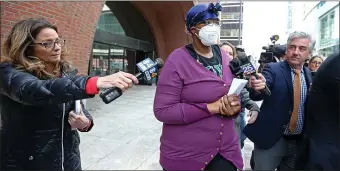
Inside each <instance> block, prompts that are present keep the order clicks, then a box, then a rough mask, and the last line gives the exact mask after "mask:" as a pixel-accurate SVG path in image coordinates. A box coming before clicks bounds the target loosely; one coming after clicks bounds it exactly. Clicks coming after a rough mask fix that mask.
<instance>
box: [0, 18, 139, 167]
mask: <svg viewBox="0 0 340 171" xmlns="http://www.w3.org/2000/svg"><path fill="white" fill-rule="evenodd" d="M64 45H65V41H64V40H63V39H61V38H60V37H59V35H58V30H57V27H56V26H54V25H52V24H50V23H49V22H48V21H46V20H44V19H27V20H22V21H20V22H18V23H16V24H15V25H14V26H13V28H12V30H11V32H10V33H9V35H8V38H7V40H6V41H5V43H4V45H3V50H2V52H3V55H4V57H2V58H1V60H2V61H1V63H0V109H1V111H0V113H1V122H2V127H1V142H0V143H1V156H0V157H1V170H81V160H80V154H79V153H80V152H79V143H80V140H79V135H78V132H77V130H74V129H72V128H71V127H73V128H77V129H78V130H79V131H85V132H86V131H89V130H90V129H91V128H92V126H93V121H92V117H91V115H90V114H89V112H88V111H86V110H85V109H84V108H83V110H82V111H83V112H82V113H81V114H80V115H76V114H74V113H73V110H74V106H75V104H74V101H75V100H80V99H85V98H90V97H94V95H95V94H97V93H98V89H99V88H109V87H113V86H115V87H119V88H121V89H122V90H126V89H127V88H129V87H131V86H132V83H133V82H135V83H137V82H138V81H137V79H136V77H134V76H133V75H131V74H128V73H123V72H119V73H117V74H112V75H109V76H105V77H92V78H91V77H88V76H76V75H75V74H71V73H72V69H71V66H70V64H69V63H68V62H67V60H66V59H65V48H64Z"/></svg>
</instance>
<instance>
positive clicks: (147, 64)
mask: <svg viewBox="0 0 340 171" xmlns="http://www.w3.org/2000/svg"><path fill="white" fill-rule="evenodd" d="M163 66H164V61H163V60H162V59H161V58H157V59H155V62H153V61H152V60H151V59H150V58H146V59H144V60H143V61H141V62H139V63H138V64H137V67H138V70H139V71H140V72H139V73H137V74H136V75H135V77H137V79H141V78H143V76H144V77H145V79H146V80H148V81H149V80H151V79H152V77H153V74H152V73H155V72H156V71H157V70H158V69H160V68H162V67H163ZM122 94H123V91H122V90H121V89H120V88H118V87H112V88H108V89H105V90H103V91H102V92H101V93H100V94H99V97H100V98H102V100H103V102H104V103H106V104H109V103H111V102H112V101H113V100H115V99H117V98H118V97H120V96H121V95H122Z"/></svg>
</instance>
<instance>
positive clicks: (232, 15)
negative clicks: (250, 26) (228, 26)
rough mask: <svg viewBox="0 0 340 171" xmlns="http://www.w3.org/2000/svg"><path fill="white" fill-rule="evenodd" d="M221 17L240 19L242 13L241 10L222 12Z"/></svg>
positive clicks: (224, 18)
mask: <svg viewBox="0 0 340 171" xmlns="http://www.w3.org/2000/svg"><path fill="white" fill-rule="evenodd" d="M221 19H222V20H239V19H240V13H239V12H228V13H222V14H221Z"/></svg>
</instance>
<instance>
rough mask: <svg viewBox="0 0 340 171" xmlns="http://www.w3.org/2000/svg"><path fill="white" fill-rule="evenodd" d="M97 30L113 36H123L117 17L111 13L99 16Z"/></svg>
mask: <svg viewBox="0 0 340 171" xmlns="http://www.w3.org/2000/svg"><path fill="white" fill-rule="evenodd" d="M97 28H98V29H100V30H104V31H107V32H111V33H113V34H119V35H125V32H124V30H123V28H122V26H121V25H120V23H119V21H118V19H117V17H116V16H115V15H114V14H113V13H112V12H111V11H110V12H103V13H102V14H101V15H100V18H99V21H98V25H97Z"/></svg>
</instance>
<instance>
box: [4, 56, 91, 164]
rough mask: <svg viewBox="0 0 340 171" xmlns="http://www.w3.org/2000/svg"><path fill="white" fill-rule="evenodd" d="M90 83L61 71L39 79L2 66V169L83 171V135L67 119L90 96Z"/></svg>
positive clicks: (7, 65) (7, 66)
mask: <svg viewBox="0 0 340 171" xmlns="http://www.w3.org/2000/svg"><path fill="white" fill-rule="evenodd" d="M88 78H89V77H87V76H75V75H70V74H68V73H65V72H63V76H62V78H56V79H49V80H39V79H38V78H37V77H35V76H33V75H32V74H30V73H27V72H20V71H18V70H16V69H15V68H13V67H12V66H11V65H10V64H4V63H0V109H1V111H0V113H1V120H2V128H1V170H62V169H63V168H64V169H65V170H81V160H80V154H79V143H80V140H79V134H78V132H77V131H76V130H71V128H70V125H69V123H68V115H69V112H70V111H71V110H74V106H75V104H74V100H78V99H85V98H89V97H92V96H89V95H87V94H86V93H85V84H86V81H87V79H88ZM84 113H85V115H86V117H88V118H89V119H90V120H91V121H92V117H91V115H90V114H89V113H88V111H86V110H84ZM92 126H93V122H92V125H91V128H92ZM87 131H89V129H88V130H87Z"/></svg>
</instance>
